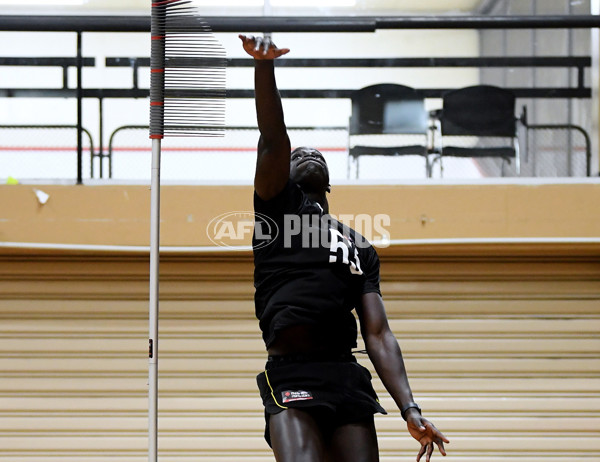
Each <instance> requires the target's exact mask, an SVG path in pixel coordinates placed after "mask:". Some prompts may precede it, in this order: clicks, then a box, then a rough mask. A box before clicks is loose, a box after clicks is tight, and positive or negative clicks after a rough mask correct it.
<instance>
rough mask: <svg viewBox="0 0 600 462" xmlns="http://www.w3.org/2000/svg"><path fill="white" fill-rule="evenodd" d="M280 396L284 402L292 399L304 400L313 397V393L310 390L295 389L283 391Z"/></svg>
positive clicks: (289, 401)
mask: <svg viewBox="0 0 600 462" xmlns="http://www.w3.org/2000/svg"><path fill="white" fill-rule="evenodd" d="M281 398H282V401H283V402H284V403H291V402H292V401H305V400H308V399H313V395H312V393H311V392H310V391H304V390H297V391H284V392H282V393H281Z"/></svg>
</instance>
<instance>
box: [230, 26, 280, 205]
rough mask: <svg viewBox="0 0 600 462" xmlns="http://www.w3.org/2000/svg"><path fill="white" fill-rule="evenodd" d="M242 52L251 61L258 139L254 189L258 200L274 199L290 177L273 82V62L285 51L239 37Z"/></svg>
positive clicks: (266, 43) (266, 41) (258, 41)
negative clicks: (242, 47) (250, 57)
mask: <svg viewBox="0 0 600 462" xmlns="http://www.w3.org/2000/svg"><path fill="white" fill-rule="evenodd" d="M240 39H241V40H242V43H243V46H244V50H245V51H246V53H248V54H249V55H250V56H252V57H253V58H254V91H255V95H254V98H255V103H256V116H257V121H258V129H259V131H260V138H259V140H258V157H257V159H256V172H255V174H254V190H255V191H256V193H257V194H258V196H259V197H260V198H261V199H264V200H268V199H271V198H272V197H274V196H276V195H277V194H278V193H279V192H280V191H281V190H282V189H283V187H284V186H285V183H286V182H287V180H288V178H289V176H290V139H289V137H288V134H287V130H286V127H285V122H284V118H283V107H282V105H281V97H280V96H279V91H278V90H277V84H276V82H275V69H274V66H273V60H274V59H276V58H278V57H280V56H281V55H284V54H286V53H288V52H289V49H287V48H282V49H279V48H277V47H276V46H275V44H274V43H273V42H271V41H270V39H268V38H260V37H257V38H255V37H246V36H244V35H240Z"/></svg>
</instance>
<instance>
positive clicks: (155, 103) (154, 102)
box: [150, 101, 165, 106]
mask: <svg viewBox="0 0 600 462" xmlns="http://www.w3.org/2000/svg"><path fill="white" fill-rule="evenodd" d="M164 105H165V103H163V102H162V101H151V102H150V106H164Z"/></svg>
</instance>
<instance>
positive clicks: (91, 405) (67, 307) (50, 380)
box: [0, 185, 600, 462]
mask: <svg viewBox="0 0 600 462" xmlns="http://www.w3.org/2000/svg"><path fill="white" fill-rule="evenodd" d="M32 188H33V187H32V186H23V185H21V186H11V187H9V186H3V187H0V239H1V240H2V241H3V242H4V243H7V242H25V243H26V242H30V243H34V242H45V243H58V244H87V245H91V244H95V245H118V246H123V245H133V246H141V245H146V244H147V242H148V237H147V236H148V218H147V217H148V209H149V203H148V201H149V192H148V188H147V187H141V186H139V187H137V186H136V187H134V186H98V187H95V186H94V187H88V186H85V187H83V186H82V187H75V186H45V185H44V186H37V188H38V189H41V190H43V191H45V192H47V193H48V194H49V195H50V199H49V200H48V202H47V203H46V204H45V205H40V204H38V203H37V200H36V198H35V195H34V193H33V191H32ZM163 191H164V194H163V211H164V213H163V220H164V222H163V238H164V240H163V242H164V243H165V244H166V245H168V246H198V245H206V244H208V243H209V241H208V239H207V238H206V234H205V232H204V229H205V227H206V222H207V220H208V219H209V218H211V217H213V216H215V215H217V214H219V213H222V212H224V211H230V210H239V209H249V208H250V207H251V203H250V199H249V193H250V188H247V187H228V188H216V187H174V186H173V187H164V188H163ZM598 195H599V187H598V185H538V186H508V185H486V186H465V185H463V186H460V185H454V186H452V185H448V186H430V187H424V186H416V185H414V186H394V187H381V186H377V187H375V186H372V187H367V186H365V187H356V188H351V187H342V186H340V187H336V188H335V190H334V195H333V196H332V208H334V209H335V210H337V211H340V213H342V212H344V213H346V212H350V211H355V212H364V213H366V212H373V211H376V212H379V213H390V214H391V215H392V217H393V222H392V226H391V230H392V238H401V239H422V240H419V241H403V243H402V244H398V245H393V246H390V247H387V248H384V249H379V253H380V256H381V261H382V267H381V268H382V291H383V294H384V300H385V304H386V309H387V311H388V316H389V318H390V323H391V326H392V329H393V330H394V332H395V334H396V335H397V337H398V339H399V341H400V344H401V346H402V349H403V352H404V356H405V359H406V364H407V368H408V371H409V376H410V380H411V385H412V388H413V392H414V394H415V397H416V399H417V400H418V401H419V403H420V404H421V405H422V407H423V409H424V411H425V413H426V414H427V416H429V417H430V418H431V419H432V420H433V421H434V422H435V423H436V424H437V425H438V426H439V427H440V428H441V429H443V431H444V432H445V433H446V435H447V436H448V437H449V438H450V440H451V444H450V445H449V446H448V450H449V451H450V456H449V460H460V461H467V462H483V461H485V462H517V461H518V462H542V461H544V462H547V461H548V460H550V459H551V460H552V461H553V462H571V461H572V460H575V459H577V460H581V461H584V462H588V461H589V462H592V461H594V462H595V461H596V460H599V459H600V449H599V448H598V441H599V439H600V393H599V390H600V372H599V371H600V362H599V359H598V351H600V335H599V334H600V243H599V242H598V240H597V239H577V238H594V237H596V238H597V237H598V235H599V233H598V219H597V204H598V203H599V202H598V199H599V197H598ZM333 198H335V199H333ZM333 200H335V202H333ZM379 207H381V209H379ZM422 215H425V216H426V218H427V219H424V220H422V219H421V216H422ZM456 237H463V238H485V237H491V238H500V237H503V238H511V237H513V238H519V237H550V238H565V239H547V240H539V241H538V242H533V241H527V240H520V241H518V240H517V241H514V240H510V239H508V240H504V241H503V240H501V239H492V240H491V241H485V240H484V241H481V240H480V241H476V240H472V241H471V242H465V241H452V240H449V239H448V238H456ZM425 238H426V239H430V238H431V239H441V240H440V241H435V242H433V241H427V240H424V239H425ZM566 238H568V239H566ZM170 250H172V248H171V249H169V248H167V247H165V252H164V254H163V255H162V258H161V266H160V273H161V284H160V299H161V303H160V319H161V321H160V326H161V330H160V362H159V364H160V365H159V371H160V372H159V375H160V380H159V389H160V399H159V410H160V411H159V412H160V416H159V426H160V430H159V451H160V458H161V460H169V461H173V462H191V461H192V460H193V461H194V462H240V461H248V462H267V461H272V460H273V457H272V455H271V454H270V451H269V449H268V447H267V446H266V444H265V443H264V441H263V440H262V431H263V417H262V410H261V403H260V399H259V398H258V396H257V392H256V389H255V379H254V376H255V375H256V373H258V372H259V371H260V370H261V369H262V367H263V363H264V360H265V352H264V346H263V344H262V341H261V340H260V333H259V330H258V326H257V321H256V320H255V319H254V312H253V302H252V297H253V286H252V269H253V265H252V256H251V253H250V252H249V251H229V252H227V251H220V252H214V251H210V252H209V251H206V249H204V250H203V249H196V250H194V249H188V250H185V251H178V252H174V251H170ZM148 268H149V265H148V257H147V251H146V250H144V249H140V248H124V247H116V248H112V249H108V248H105V249H104V250H102V248H95V249H93V248H89V249H87V250H86V249H82V248H75V247H72V248H70V249H62V250H61V249H59V248H51V246H46V247H45V248H33V246H29V247H27V246H18V245H4V246H0V459H2V460H7V461H8V460H10V461H11V462H53V461H55V460H57V459H61V460H69V461H72V462H84V461H85V462H109V461H111V462H115V461H119V462H142V461H145V460H147V453H146V448H147V393H148V389H147V375H148V374H147V368H148V364H147V348H148V340H147V337H148V320H147V319H148V300H147V299H148ZM360 361H361V362H362V363H363V364H365V365H366V366H367V367H371V366H370V365H369V363H368V360H366V359H365V358H364V357H361V359H360ZM375 386H376V389H377V391H378V393H379V394H380V397H381V400H382V403H383V405H384V406H385V407H386V408H387V409H388V410H389V411H390V415H389V416H385V417H384V416H381V417H378V418H377V421H376V423H377V427H378V429H379V439H380V446H381V454H382V461H383V462H386V461H389V462H391V461H398V460H414V457H415V455H416V451H417V449H418V447H417V446H418V443H416V442H415V441H413V440H412V439H411V438H410V437H409V436H408V434H407V432H406V431H405V424H404V422H403V421H402V420H401V418H400V416H399V413H398V412H397V410H394V405H393V402H392V400H391V399H390V398H389V396H388V395H387V394H386V392H385V390H384V389H383V386H382V385H381V383H380V382H379V380H378V379H377V378H375Z"/></svg>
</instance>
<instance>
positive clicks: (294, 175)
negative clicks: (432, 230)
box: [240, 35, 449, 462]
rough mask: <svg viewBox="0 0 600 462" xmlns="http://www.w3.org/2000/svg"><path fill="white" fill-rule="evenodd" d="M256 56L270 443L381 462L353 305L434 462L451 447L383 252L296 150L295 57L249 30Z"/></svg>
mask: <svg viewBox="0 0 600 462" xmlns="http://www.w3.org/2000/svg"><path fill="white" fill-rule="evenodd" d="M240 39H241V40H242V43H243V47H244V50H245V51H246V52H247V53H248V54H249V55H250V56H252V57H253V58H254V65H255V67H254V69H255V75H254V76H255V102H256V113H257V120H258V128H259V131H260V138H259V142H258V158H257V162H256V172H255V177H254V190H255V193H254V207H255V212H256V223H257V225H256V227H255V233H254V236H253V248H254V263H255V271H254V281H255V288H256V293H255V306H256V316H257V317H258V319H259V325H260V328H261V330H262V335H263V339H264V341H265V345H266V349H267V352H268V355H269V357H268V361H267V364H266V367H265V371H264V372H263V373H261V374H259V375H258V377H257V381H258V386H259V389H260V392H261V397H262V400H263V404H264V406H265V420H266V428H265V439H266V441H267V442H268V443H269V445H270V446H271V448H272V449H273V452H274V455H275V458H276V460H277V461H278V462H326V461H327V462H328V461H335V462H376V461H378V460H379V449H378V444H377V435H376V431H375V424H374V417H373V416H374V414H375V413H383V414H385V413H386V411H385V410H384V409H383V408H382V407H381V405H380V404H379V400H378V398H377V395H376V393H375V391H374V389H373V386H372V384H371V375H370V374H369V371H368V370H367V369H366V368H364V367H362V366H361V365H359V364H358V363H357V361H356V359H355V357H354V355H353V354H352V348H354V347H356V338H357V327H356V320H355V318H354V315H353V314H352V311H353V310H356V313H357V314H358V318H359V324H360V330H361V334H362V337H363V339H364V342H365V346H366V350H367V353H368V355H369V358H370V360H371V362H372V363H373V365H374V367H375V370H376V371H377V374H378V375H379V377H380V378H381V380H382V382H383V384H384V385H385V387H386V389H387V390H388V392H389V393H390V395H391V396H392V398H393V399H394V401H395V403H396V405H397V406H398V408H399V409H400V412H401V415H402V417H403V418H404V420H406V422H407V426H408V431H409V432H410V434H411V435H412V436H413V437H414V438H415V439H416V440H418V441H419V443H420V444H421V448H420V450H419V452H418V455H417V461H420V460H421V457H422V456H423V455H425V460H426V461H427V462H429V460H430V458H431V455H432V453H433V451H434V445H437V447H438V449H439V451H440V453H441V454H442V455H446V452H445V449H444V443H448V442H449V441H448V440H447V439H446V437H445V436H444V435H443V434H442V433H441V432H440V431H439V430H438V429H437V428H436V427H435V426H434V425H433V424H432V423H431V422H430V421H429V420H427V419H425V418H424V417H423V416H422V415H421V409H420V408H419V406H418V404H416V403H415V402H414V399H413V396H412V392H411V389H410V386H409V383H408V378H407V375H406V370H405V367H404V361H403V359H402V353H401V351H400V347H399V346H398V342H397V340H396V338H395V337H394V334H393V333H392V331H391V330H390V327H389V325H388V321H387V317H386V314H385V309H384V305H383V301H382V298H381V293H380V291H379V259H378V257H377V254H376V252H375V249H374V248H373V247H372V246H371V245H370V244H369V243H368V242H367V241H366V240H365V239H364V238H363V237H362V236H360V234H358V233H356V232H355V231H354V230H352V229H350V228H348V227H345V226H343V225H342V224H341V223H339V222H337V221H336V220H334V219H333V218H331V217H330V216H329V215H328V214H329V206H328V202H327V193H328V192H330V185H329V171H328V168H327V163H326V162H325V159H324V157H323V156H322V154H321V153H320V152H319V151H318V150H316V149H312V148H307V147H300V148H296V149H294V150H293V151H292V150H291V145H290V140H289V137H288V134H287V130H286V126H285V122H284V115H283V108H282V104H281V99H280V96H279V92H278V90H277V85H276V81H275V71H274V63H273V61H274V59H276V58H279V57H280V56H282V55H284V54H286V53H288V52H289V49H287V48H278V47H277V46H275V44H274V43H273V42H272V41H271V40H270V39H269V38H255V37H252V36H244V35H240Z"/></svg>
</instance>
